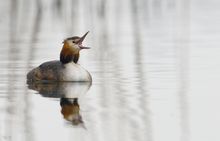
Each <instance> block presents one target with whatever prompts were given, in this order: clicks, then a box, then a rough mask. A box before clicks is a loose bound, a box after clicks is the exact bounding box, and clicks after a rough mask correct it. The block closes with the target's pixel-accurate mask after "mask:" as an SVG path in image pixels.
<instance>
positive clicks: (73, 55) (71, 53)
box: [60, 42, 79, 64]
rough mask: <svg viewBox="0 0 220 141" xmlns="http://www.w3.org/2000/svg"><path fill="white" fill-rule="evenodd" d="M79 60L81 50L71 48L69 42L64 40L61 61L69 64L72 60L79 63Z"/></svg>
mask: <svg viewBox="0 0 220 141" xmlns="http://www.w3.org/2000/svg"><path fill="white" fill-rule="evenodd" d="M78 60H79V51H78V50H74V49H73V48H71V47H70V46H69V45H68V43H66V42H64V44H63V48H62V50H61V52H60V62H62V63H63V64H67V63H70V62H74V63H77V62H78Z"/></svg>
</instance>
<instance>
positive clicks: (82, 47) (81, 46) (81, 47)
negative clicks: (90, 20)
mask: <svg viewBox="0 0 220 141" xmlns="http://www.w3.org/2000/svg"><path fill="white" fill-rule="evenodd" d="M88 33H89V31H88V32H86V33H85V34H84V35H83V36H82V37H81V38H80V39H79V41H78V44H79V47H80V49H90V47H85V46H83V45H82V42H83V40H84V39H85V37H86V35H87V34H88Z"/></svg>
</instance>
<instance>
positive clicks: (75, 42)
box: [63, 31, 90, 51]
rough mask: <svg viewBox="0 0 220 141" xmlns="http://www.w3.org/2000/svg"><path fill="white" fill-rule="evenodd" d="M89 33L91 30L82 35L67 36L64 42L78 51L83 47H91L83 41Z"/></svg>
mask: <svg viewBox="0 0 220 141" xmlns="http://www.w3.org/2000/svg"><path fill="white" fill-rule="evenodd" d="M88 33H89V31H88V32H86V33H85V34H84V35H83V36H82V37H78V36H73V37H69V38H66V39H65V40H64V41H63V43H64V44H66V45H67V46H69V47H71V48H72V49H73V50H76V51H80V50H81V49H90V47H86V46H83V45H82V42H83V40H84V39H85V37H86V35H87V34H88Z"/></svg>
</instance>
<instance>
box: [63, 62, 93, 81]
mask: <svg viewBox="0 0 220 141" xmlns="http://www.w3.org/2000/svg"><path fill="white" fill-rule="evenodd" d="M62 73H63V75H62V77H63V78H62V79H63V80H65V81H91V80H92V78H91V75H90V74H89V72H88V71H87V70H85V69H84V68H83V67H81V66H80V65H79V64H75V63H73V62H72V63H67V64H65V65H64V68H63V71H62Z"/></svg>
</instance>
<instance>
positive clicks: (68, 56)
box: [27, 31, 92, 82]
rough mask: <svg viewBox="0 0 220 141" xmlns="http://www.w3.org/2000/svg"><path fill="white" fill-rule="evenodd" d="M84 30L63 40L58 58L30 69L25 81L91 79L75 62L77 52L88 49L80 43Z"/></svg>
mask: <svg viewBox="0 0 220 141" xmlns="http://www.w3.org/2000/svg"><path fill="white" fill-rule="evenodd" d="M88 33H89V31H88V32H86V33H85V34H84V35H83V36H82V37H78V36H73V37H69V38H66V39H65V40H64V41H63V47H62V50H61V52H60V60H54V61H48V62H45V63H43V64H41V65H40V66H38V67H36V68H34V69H32V70H31V71H30V72H28V74H27V81H29V82H35V81H75V82H79V81H80V82H85V81H87V82H88V81H89V82H91V81H92V77H91V75H90V73H89V72H88V71H87V70H86V69H84V68H83V67H81V66H80V65H79V64H78V63H77V62H78V60H79V56H80V54H79V52H80V51H81V50H82V49H89V48H90V47H86V46H83V45H82V42H83V40H84V39H85V37H86V35H87V34H88Z"/></svg>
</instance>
